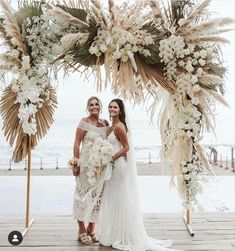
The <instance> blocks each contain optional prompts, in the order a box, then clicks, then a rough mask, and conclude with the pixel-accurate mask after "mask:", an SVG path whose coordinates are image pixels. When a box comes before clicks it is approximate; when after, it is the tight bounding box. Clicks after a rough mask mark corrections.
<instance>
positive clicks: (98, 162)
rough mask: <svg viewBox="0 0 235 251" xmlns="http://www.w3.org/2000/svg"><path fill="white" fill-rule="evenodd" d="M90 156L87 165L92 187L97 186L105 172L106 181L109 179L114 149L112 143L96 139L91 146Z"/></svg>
mask: <svg viewBox="0 0 235 251" xmlns="http://www.w3.org/2000/svg"><path fill="white" fill-rule="evenodd" d="M88 154H89V157H88V161H87V163H86V169H87V176H88V182H89V183H90V184H91V185H94V184H96V183H97V182H98V181H99V180H100V178H101V175H102V173H103V172H104V171H107V172H106V173H105V175H104V176H105V179H109V178H110V171H111V170H112V164H111V160H112V156H113V148H112V145H111V144H110V142H109V141H108V140H104V139H102V138H101V137H98V138H96V139H95V141H94V143H93V144H90V148H89V153H88ZM106 176H107V177H106Z"/></svg>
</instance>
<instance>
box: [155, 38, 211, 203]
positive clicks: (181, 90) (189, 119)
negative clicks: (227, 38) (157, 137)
mask: <svg viewBox="0 0 235 251" xmlns="http://www.w3.org/2000/svg"><path fill="white" fill-rule="evenodd" d="M159 51H160V53H159V56H160V57H161V62H163V63H164V64H165V68H164V71H165V77H166V79H167V80H168V81H172V82H173V83H175V84H176V86H177V89H176V91H175V93H174V94H173V95H172V99H173V100H174V104H175V108H176V110H177V113H178V119H177V120H171V121H170V129H168V131H167V133H168V134H167V136H166V138H165V153H166V154H167V153H168V152H171V147H174V145H175V144H174V143H175V140H177V139H178V138H183V139H185V140H187V141H188V142H191V143H192V146H193V150H192V156H191V159H190V160H189V161H187V162H185V161H183V162H182V163H181V170H182V175H183V181H184V185H185V187H186V192H187V194H186V198H184V200H185V201H184V203H185V205H189V204H190V203H191V202H193V201H194V199H195V197H196V194H197V193H198V192H199V191H200V189H201V186H200V182H199V179H201V177H199V176H200V175H202V174H203V168H202V164H201V162H200V159H199V157H198V156H197V152H196V148H195V147H194V145H195V144H197V142H198V141H199V140H200V139H201V132H202V126H203V124H204V121H205V118H204V115H203V114H202V113H201V112H200V111H199V110H198V105H199V104H200V95H198V92H200V91H201V87H200V85H199V78H200V77H201V76H202V74H203V73H204V71H207V69H206V63H207V61H208V60H209V61H210V60H211V58H212V52H213V49H211V48H209V47H208V46H207V45H206V44H200V45H194V44H190V43H187V44H186V43H185V41H184V39H183V37H181V36H176V35H171V36H170V37H169V38H167V39H164V40H162V41H160V47H159Z"/></svg>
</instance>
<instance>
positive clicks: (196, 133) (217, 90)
mask: <svg viewBox="0 0 235 251" xmlns="http://www.w3.org/2000/svg"><path fill="white" fill-rule="evenodd" d="M66 2H67V3H66ZM160 2H161V1H157V0H146V1H138V2H136V3H134V4H132V5H131V4H127V3H124V4H122V5H121V6H120V5H116V4H115V2H114V0H109V1H108V7H107V9H105V8H104V7H103V6H102V5H101V1H99V0H91V1H85V0H84V1H83V0H77V1H75V0H74V1H72V0H71V1H64V2H63V1H61V2H60V1H58V2H57V3H53V4H52V3H49V2H45V1H27V0H23V1H21V3H20V4H19V6H18V10H17V11H13V9H12V8H11V6H10V5H9V3H8V1H7V0H0V7H1V17H0V36H1V41H2V42H3V44H4V47H3V48H4V52H3V53H1V55H0V58H1V64H0V71H1V72H2V75H1V82H3V81H4V78H5V76H6V75H7V74H8V75H9V77H8V78H7V79H9V78H10V81H9V82H7V86H6V88H5V90H4V92H3V94H2V96H1V101H0V113H1V115H2V118H3V121H4V124H3V130H4V135H5V137H6V139H7V141H8V142H9V144H10V145H12V146H14V153H13V156H12V159H13V160H14V161H15V162H20V161H21V160H22V159H23V158H25V157H26V156H27V155H28V153H29V151H30V150H31V149H34V147H36V145H37V142H38V141H39V140H40V139H41V138H42V137H44V136H45V135H46V133H47V131H48V129H49V127H50V125H51V124H52V123H53V113H54V110H55V108H56V105H57V99H56V92H55V89H54V87H53V81H54V80H56V77H57V72H58V71H59V70H63V71H64V72H65V73H69V72H70V71H78V72H81V70H82V71H84V72H85V74H86V73H87V72H93V73H95V75H96V80H97V83H96V85H97V90H98V91H99V90H101V89H102V88H105V87H106V86H107V85H111V87H112V90H113V92H114V93H115V94H119V95H120V96H122V97H123V98H124V99H131V100H133V101H134V102H146V104H147V105H148V106H149V107H148V108H149V111H150V115H151V116H153V114H154V112H155V110H156V108H157V107H158V106H159V105H161V110H160V113H159V115H160V117H159V119H160V131H161V139H162V149H161V158H162V160H163V161H164V162H165V163H170V164H171V168H172V178H174V177H176V178H177V182H178V188H179V192H180V195H181V197H182V199H183V203H184V206H185V207H186V208H190V207H191V206H192V204H193V203H194V202H195V200H196V197H197V194H198V192H200V189H201V180H202V178H203V176H205V175H210V174H212V172H211V169H210V166H209V163H208V161H207V159H206V157H205V154H204V151H203V148H202V147H201V145H200V140H201V139H202V137H203V132H204V131H205V130H213V119H214V118H213V113H212V110H211V107H212V106H213V105H214V104H215V101H217V100H218V101H219V102H222V103H223V104H225V105H227V103H226V101H225V100H224V99H223V96H222V95H223V92H224V87H223V77H224V73H225V68H224V67H223V65H222V63H221V62H222V60H221V54H220V50H219V45H220V44H221V43H227V42H228V41H227V40H226V39H225V38H223V37H221V36H219V34H220V33H223V32H227V31H229V30H230V29H228V28H227V26H228V25H231V24H232V23H233V20H232V19H231V18H215V19H210V16H209V14H210V13H209V12H208V6H209V4H210V0H204V1H202V2H201V3H200V4H196V3H195V1H194V0H183V1H182V0H181V1H174V0H168V3H167V4H166V5H163V4H160ZM166 6H167V7H166ZM101 67H104V69H105V76H102V74H101Z"/></svg>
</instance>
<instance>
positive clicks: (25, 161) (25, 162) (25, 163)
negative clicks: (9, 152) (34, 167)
mask: <svg viewBox="0 0 235 251" xmlns="http://www.w3.org/2000/svg"><path fill="white" fill-rule="evenodd" d="M24 170H25V171H26V170H27V159H26V158H25V160H24Z"/></svg>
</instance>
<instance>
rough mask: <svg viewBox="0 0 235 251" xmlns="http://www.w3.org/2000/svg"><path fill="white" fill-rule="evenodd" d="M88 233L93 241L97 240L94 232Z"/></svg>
mask: <svg viewBox="0 0 235 251" xmlns="http://www.w3.org/2000/svg"><path fill="white" fill-rule="evenodd" d="M88 235H90V237H91V239H92V241H93V242H99V240H98V238H97V237H96V234H95V232H92V233H88Z"/></svg>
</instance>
